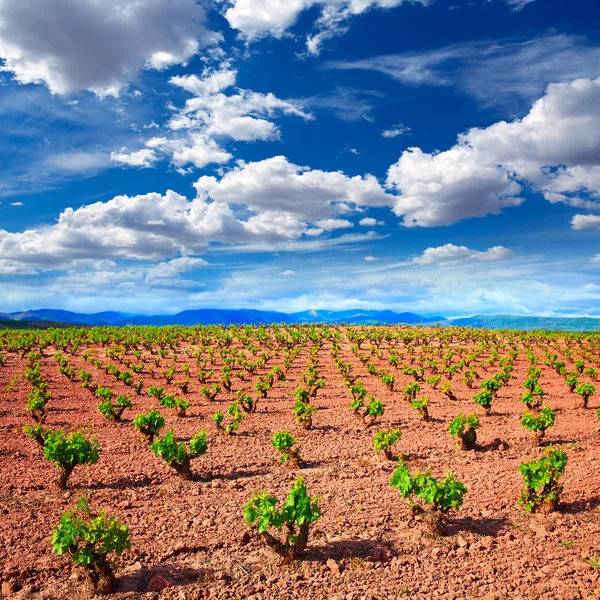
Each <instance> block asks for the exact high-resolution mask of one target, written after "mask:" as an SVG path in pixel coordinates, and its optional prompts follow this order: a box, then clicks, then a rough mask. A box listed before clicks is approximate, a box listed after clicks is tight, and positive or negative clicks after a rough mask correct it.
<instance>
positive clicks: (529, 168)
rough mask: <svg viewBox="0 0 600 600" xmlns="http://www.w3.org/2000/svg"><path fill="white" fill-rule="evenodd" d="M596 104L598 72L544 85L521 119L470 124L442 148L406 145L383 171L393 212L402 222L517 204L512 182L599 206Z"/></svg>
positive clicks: (433, 222) (436, 220)
mask: <svg viewBox="0 0 600 600" xmlns="http://www.w3.org/2000/svg"><path fill="white" fill-rule="evenodd" d="M599 105H600V78H598V79H594V80H590V79H579V80H575V81H572V82H569V83H556V84H551V85H549V86H548V89H547V91H546V94H545V95H544V96H543V97H542V98H540V99H539V100H537V101H536V102H535V103H534V104H533V106H532V108H531V110H530V111H529V113H528V114H527V115H526V116H525V117H524V118H523V119H518V120H515V121H512V122H507V121H499V122H497V123H495V124H493V125H491V126H490V127H487V128H474V129H471V130H469V131H468V132H467V133H465V134H462V135H460V136H459V138H458V143H457V144H456V145H455V146H453V147H452V148H451V149H450V150H447V151H445V152H439V153H432V154H428V153H424V152H423V151H422V150H421V149H420V148H409V149H408V150H407V151H405V152H404V153H403V154H402V156H401V157H400V160H399V161H398V162H397V163H396V164H395V165H392V167H391V168H390V169H389V172H388V180H387V184H388V186H389V187H392V188H394V189H396V191H397V192H398V193H399V194H400V196H399V198H398V201H397V203H396V206H395V207H394V212H395V213H396V214H397V215H398V216H402V217H403V218H404V224H405V225H406V226H437V225H450V224H452V223H455V222H457V221H459V220H461V219H465V218H468V217H482V216H485V215H487V214H497V213H499V212H501V211H502V209H503V208H506V207H511V206H518V205H519V204H521V202H522V201H523V199H522V198H521V197H520V196H519V194H520V192H521V185H520V183H519V181H526V182H528V183H529V184H530V185H531V186H532V187H533V188H534V189H536V190H537V191H539V192H541V193H542V194H543V195H544V197H545V198H546V199H547V200H548V201H550V202H563V203H566V204H569V205H571V206H575V207H579V208H588V209H590V208H592V209H593V208H597V207H600V113H598V110H597V107H598V106H599ZM587 222H589V220H586V219H579V220H577V221H574V223H573V227H574V228H582V227H581V226H580V223H587Z"/></svg>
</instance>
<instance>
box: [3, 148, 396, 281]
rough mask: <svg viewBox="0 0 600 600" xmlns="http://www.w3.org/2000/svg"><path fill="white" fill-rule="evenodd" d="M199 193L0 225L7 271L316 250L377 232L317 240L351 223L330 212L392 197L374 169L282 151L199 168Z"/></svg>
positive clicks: (120, 201)
mask: <svg viewBox="0 0 600 600" xmlns="http://www.w3.org/2000/svg"><path fill="white" fill-rule="evenodd" d="M195 187H196V190H197V193H198V196H197V197H196V198H195V199H193V200H188V199H187V198H185V197H184V196H181V195H180V194H177V193H175V192H172V191H168V192H167V193H166V194H164V195H160V194H156V193H151V194H144V195H139V196H133V197H130V196H117V197H115V198H113V199H112V200H109V201H107V202H96V203H95V204H90V205H84V206H81V207H80V208H77V209H72V208H68V209H66V210H64V211H63V212H62V213H61V214H60V216H59V217H58V220H57V222H56V224H55V225H53V226H49V227H43V228H39V229H31V230H27V231H23V232H17V233H11V232H8V231H4V230H0V256H2V262H1V265H0V268H1V271H3V272H5V273H6V272H17V271H19V272H22V271H25V272H33V271H35V270H56V269H58V270H64V269H68V268H75V267H76V266H77V267H82V266H83V267H85V266H88V267H89V266H93V265H96V268H98V261H106V260H118V259H129V260H164V259H165V258H172V257H173V256H177V255H182V256H183V257H186V256H188V255H197V254H201V253H202V252H204V251H206V249H207V248H208V247H209V246H210V245H211V244H213V243H220V244H223V245H225V246H231V247H236V248H238V250H239V251H243V250H242V249H244V248H247V249H253V250H254V251H268V250H273V248H277V249H279V250H281V251H283V252H294V251H305V252H310V251H317V250H318V249H319V248H326V247H332V246H334V245H340V244H346V245H348V244H353V243H360V242H362V241H365V240H372V239H379V238H378V237H377V236H373V235H371V234H367V235H355V236H351V235H350V236H341V237H338V238H334V239H328V240H320V239H314V238H316V237H317V238H318V237H319V236H321V235H323V234H324V233H325V232H326V231H333V230H336V229H340V228H345V227H352V223H351V222H350V221H347V220H344V219H337V218H335V217H336V216H337V215H338V214H345V213H346V212H348V210H349V209H350V208H351V207H354V208H357V207H362V206H381V205H385V204H387V205H389V204H391V203H392V201H393V196H390V194H387V193H386V192H385V191H384V190H383V188H382V187H381V186H380V184H379V183H378V181H377V180H376V179H375V178H374V177H373V176H370V175H367V176H365V177H348V176H346V175H344V174H343V173H341V172H327V171H319V170H313V169H310V168H308V167H299V166H297V165H294V164H292V163H290V162H288V161H287V159H286V158H285V157H275V158H272V159H268V160H265V161H261V162H257V163H240V164H239V165H238V166H237V167H236V168H234V169H233V170H231V171H229V172H228V173H226V174H225V175H223V176H222V177H221V178H220V179H216V178H215V177H201V178H200V179H199V180H198V181H197V182H196V184H195ZM200 260H201V259H188V258H178V259H174V260H171V261H170V262H169V263H165V264H163V265H162V266H161V267H160V269H157V270H152V271H150V272H149V275H148V277H150V278H154V279H157V278H159V277H162V278H169V277H171V275H172V274H173V273H175V272H176V271H179V270H182V269H183V268H186V269H187V268H189V267H192V266H198V265H200V264H201V263H200V262H199V261H200Z"/></svg>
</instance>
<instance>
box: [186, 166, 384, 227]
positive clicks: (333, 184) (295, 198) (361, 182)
mask: <svg viewBox="0 0 600 600" xmlns="http://www.w3.org/2000/svg"><path fill="white" fill-rule="evenodd" d="M194 187H195V188H196V191H197V193H198V196H199V198H201V199H205V198H212V199H213V200H214V201H216V202H220V203H228V204H232V205H235V204H244V205H246V206H247V207H248V208H249V209H250V210H254V211H265V210H268V211H276V212H278V213H286V214H289V215H295V216H296V217H297V218H301V219H308V220H316V219H326V218H330V217H333V216H334V215H335V214H338V213H343V212H346V210H347V208H348V205H353V206H359V207H375V206H391V205H392V204H393V202H394V196H393V195H391V194H389V193H387V192H386V191H385V190H384V189H383V187H382V186H381V184H380V183H379V181H378V180H377V179H376V178H375V177H374V176H373V175H365V176H363V177H361V176H356V177H348V176H347V175H345V174H344V173H342V172H341V171H321V170H319V169H310V168H309V167H303V166H298V165H295V164H293V163H291V162H289V161H288V160H287V159H286V157H285V156H275V157H273V158H269V159H266V160H262V161H259V162H254V163H240V164H239V165H238V166H237V167H235V168H234V169H232V170H231V171H229V172H228V173H226V174H225V175H224V176H223V177H221V179H216V178H215V177H212V176H204V177H200V179H198V181H197V182H196V183H195V184H194Z"/></svg>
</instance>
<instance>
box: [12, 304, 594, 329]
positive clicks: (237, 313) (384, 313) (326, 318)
mask: <svg viewBox="0 0 600 600" xmlns="http://www.w3.org/2000/svg"><path fill="white" fill-rule="evenodd" d="M0 321H5V322H7V321H8V322H10V321H15V322H22V323H31V324H35V323H60V324H66V325H75V326H78V325H85V326H120V327H121V326H127V325H155V326H160V325H232V324H234V325H260V324H270V323H286V324H292V323H324V324H328V323H329V324H339V323H348V324H354V325H373V324H386V325H399V324H405V325H425V326H427V325H429V326H431V325H436V324H438V325H441V326H444V327H447V326H450V325H456V326H463V327H474V328H486V329H503V328H506V329H519V330H533V329H548V330H560V331H600V319H598V318H592V317H579V318H573V317H536V316H526V317H524V316H511V315H475V316H472V317H461V318H454V319H446V318H445V317H442V316H431V317H425V316H421V315H417V314H414V313H410V312H403V313H397V312H394V311H392V310H381V311H378V310H363V309H352V310H341V311H332V310H306V311H302V312H296V313H289V314H288V313H283V312H277V311H263V310H255V309H213V308H203V309H198V310H185V311H183V312H180V313H177V314H174V315H129V314H127V313H120V312H115V311H104V312H99V313H92V314H87V313H77V312H72V311H68V310H55V309H37V310H26V311H19V312H12V313H0Z"/></svg>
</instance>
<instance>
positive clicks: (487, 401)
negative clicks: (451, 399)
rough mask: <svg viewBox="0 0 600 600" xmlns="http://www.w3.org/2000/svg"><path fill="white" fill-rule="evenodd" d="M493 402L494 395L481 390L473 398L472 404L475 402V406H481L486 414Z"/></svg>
mask: <svg viewBox="0 0 600 600" xmlns="http://www.w3.org/2000/svg"><path fill="white" fill-rule="evenodd" d="M493 400H494V395H493V394H492V392H490V391H489V390H482V391H480V392H477V394H475V396H473V402H475V404H477V406H481V408H483V409H485V412H486V413H488V414H489V412H490V411H491V409H492V401H493Z"/></svg>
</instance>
